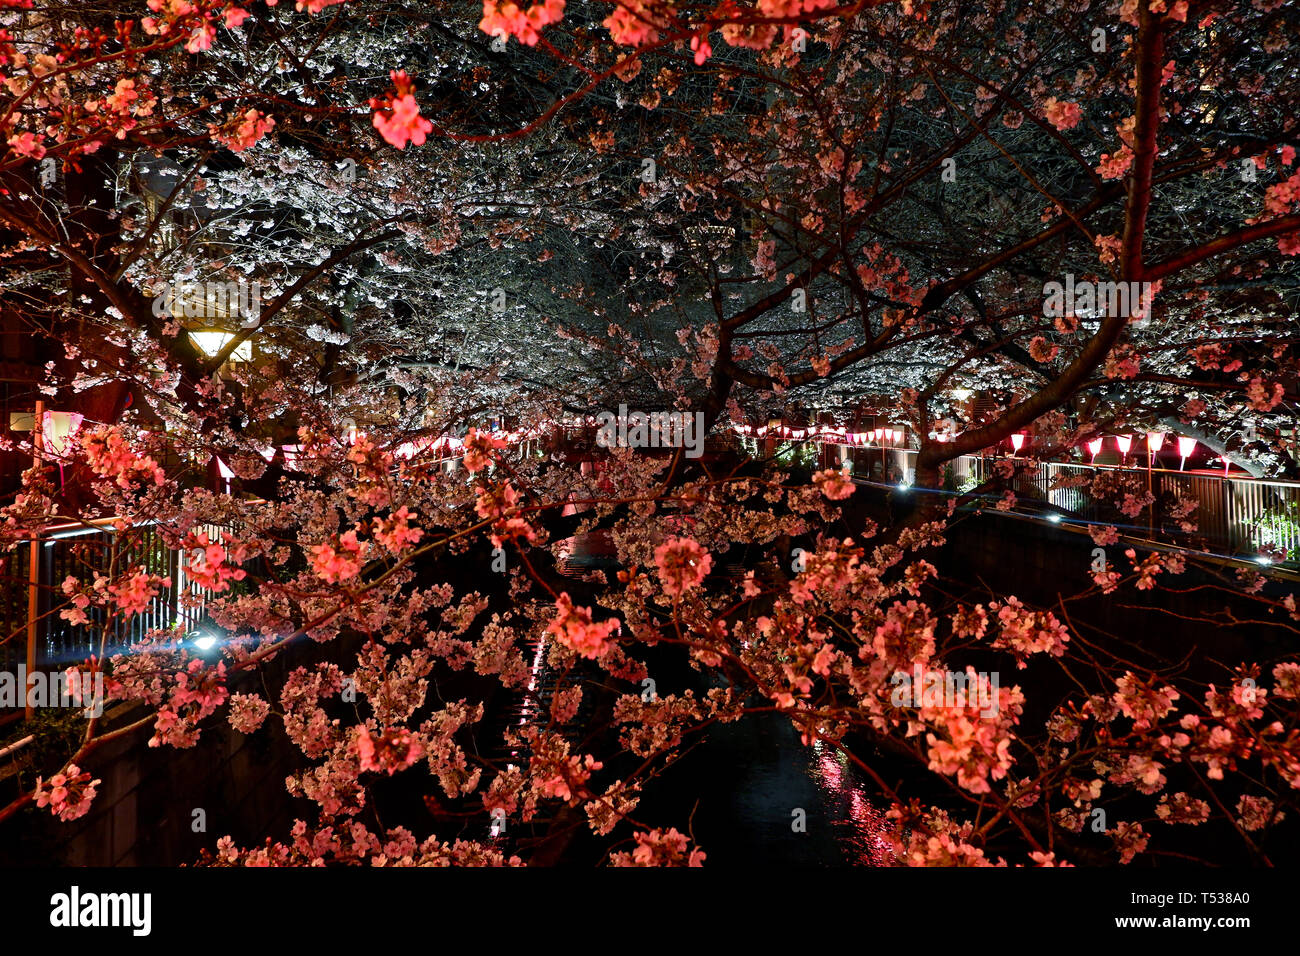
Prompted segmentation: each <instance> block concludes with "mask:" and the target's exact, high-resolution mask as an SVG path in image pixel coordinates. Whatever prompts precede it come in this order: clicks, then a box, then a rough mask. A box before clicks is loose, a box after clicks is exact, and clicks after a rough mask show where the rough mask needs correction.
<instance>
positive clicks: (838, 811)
mask: <svg viewBox="0 0 1300 956" xmlns="http://www.w3.org/2000/svg"><path fill="white" fill-rule="evenodd" d="M809 772H810V773H811V774H812V776H813V779H814V781H815V782H816V783H817V788H818V790H820V791H821V793H822V795H823V797H824V799H825V801H826V806H827V810H828V814H827V816H828V817H829V819H830V822H831V826H832V827H834V828H835V830H836V833H837V835H838V839H837V840H836V842H837V843H839V845H840V846H841V848H842V849H843V851H844V856H845V860H844V862H846V863H849V864H852V865H855V866H889V865H890V864H891V862H892V861H893V851H892V848H891V845H890V842H889V840H888V839H887V838H886V837H885V832H886V820H885V816H884V814H883V813H882V812H881V811H880V809H879V808H878V807H877V806H876V805H875V804H874V803H872V802H871V801H870V800H869V799H868V797H867V794H866V791H865V789H864V787H863V785H862V781H861V780H860V779H859V777H858V771H857V770H856V769H854V767H853V766H852V765H851V764H850V763H849V758H848V757H846V756H845V755H844V754H842V753H840V751H838V750H837V749H835V748H834V747H830V746H827V745H826V744H825V743H823V742H822V741H820V740H817V741H814V742H813V745H812V760H811V763H810V765H809Z"/></svg>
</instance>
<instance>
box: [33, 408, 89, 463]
mask: <svg viewBox="0 0 1300 956" xmlns="http://www.w3.org/2000/svg"><path fill="white" fill-rule="evenodd" d="M81 421H82V415H81V413H80V412H46V413H45V414H44V415H43V416H41V443H42V444H43V445H44V446H45V450H46V451H48V452H50V453H51V454H52V455H54V456H55V457H56V458H62V457H64V456H65V455H67V454H68V452H69V451H70V450H71V448H72V436H74V435H75V434H77V431H78V430H79V429H80V428H81Z"/></svg>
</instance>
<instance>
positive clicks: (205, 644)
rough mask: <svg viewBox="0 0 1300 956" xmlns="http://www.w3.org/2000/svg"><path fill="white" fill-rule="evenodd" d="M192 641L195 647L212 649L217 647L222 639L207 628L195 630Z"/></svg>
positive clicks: (206, 649) (202, 649) (205, 649)
mask: <svg viewBox="0 0 1300 956" xmlns="http://www.w3.org/2000/svg"><path fill="white" fill-rule="evenodd" d="M190 643H191V644H193V645H194V647H195V648H197V649H198V650H200V651H210V650H212V649H213V648H214V647H216V646H217V645H218V644H219V643H221V639H220V638H218V637H217V636H216V635H215V634H213V633H212V632H211V631H209V630H206V629H205V630H199V631H195V632H194V637H193V639H192V640H191V641H190Z"/></svg>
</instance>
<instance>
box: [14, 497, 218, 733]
mask: <svg viewBox="0 0 1300 956" xmlns="http://www.w3.org/2000/svg"><path fill="white" fill-rule="evenodd" d="M200 530H205V529H200ZM206 530H207V531H208V533H209V536H210V537H213V538H215V536H216V534H218V533H219V531H220V529H217V528H215V527H213V528H206ZM32 546H33V542H32V541H30V540H29V541H23V542H20V543H19V544H17V545H15V546H14V547H13V549H12V550H11V551H10V552H9V553H8V554H6V555H4V556H3V559H4V561H3V566H2V567H0V671H5V672H9V673H17V672H18V669H19V667H20V666H28V665H29V663H34V665H35V669H37V670H41V671H56V670H62V669H64V668H66V667H69V666H71V665H73V664H76V663H78V662H80V661H84V660H86V659H87V658H88V657H90V656H91V655H96V656H98V655H99V654H101V650H102V653H103V655H104V656H110V655H112V654H117V653H121V652H123V651H125V650H127V649H129V648H130V647H132V646H134V645H135V644H137V643H139V642H140V641H141V640H142V639H143V638H144V637H145V635H146V634H148V633H149V632H150V631H155V630H163V629H167V628H170V627H173V626H175V625H177V624H180V625H182V626H183V627H184V628H185V629H186V630H188V629H191V628H193V627H194V626H196V625H197V624H198V623H199V622H200V621H201V620H202V618H203V616H204V606H205V604H206V602H207V600H208V598H209V597H210V594H209V593H208V592H207V591H206V590H204V589H203V588H202V587H200V586H199V585H198V584H197V582H195V581H193V580H190V579H188V578H187V577H186V574H185V561H184V558H183V555H182V554H181V552H180V551H178V550H177V549H176V548H174V547H171V546H169V545H168V544H167V542H166V541H165V540H164V539H163V536H162V535H161V534H160V533H159V532H158V530H157V529H156V528H155V527H153V526H152V525H149V524H145V525H137V526H134V527H132V528H130V529H129V530H128V531H126V532H121V531H118V530H116V529H115V528H114V527H113V522H112V521H98V522H94V523H93V524H86V525H60V526H55V527H49V528H46V529H44V530H43V531H42V533H41V535H40V536H39V537H38V538H37V539H36V541H35V546H36V548H37V549H38V550H37V560H36V563H35V566H34V567H33V565H32V562H31V549H32ZM128 569H140V570H144V571H145V572H147V573H149V574H156V575H159V576H160V577H164V578H169V579H170V581H171V584H170V586H169V587H166V588H163V589H162V590H161V591H160V592H159V593H158V594H156V595H155V596H154V598H153V599H152V600H151V601H150V602H149V604H148V605H147V606H146V608H145V610H144V611H142V612H140V613H137V614H132V615H130V616H129V617H127V618H125V619H123V618H121V617H120V616H114V618H113V619H112V620H111V621H109V619H108V618H107V616H106V613H105V611H104V609H102V608H95V607H90V608H87V609H86V611H85V613H86V617H87V618H88V619H89V623H87V624H73V623H71V622H69V621H67V620H65V619H64V618H63V617H61V616H60V614H59V611H60V610H61V609H63V608H66V607H69V606H70V605H69V604H68V601H67V597H66V596H65V595H64V593H63V590H62V583H63V581H64V580H66V579H67V578H68V577H69V576H71V577H75V578H77V579H78V580H80V581H83V582H84V581H86V580H90V579H93V578H94V577H95V575H96V574H104V575H105V576H108V575H109V573H110V571H115V572H116V573H117V574H121V573H122V572H124V571H126V570H128ZM106 626H107V634H105V633H104V632H105V627H106ZM101 644H102V648H101ZM8 710H9V708H7V707H0V714H3V713H4V712H5V711H8Z"/></svg>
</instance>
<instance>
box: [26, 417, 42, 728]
mask: <svg viewBox="0 0 1300 956" xmlns="http://www.w3.org/2000/svg"><path fill="white" fill-rule="evenodd" d="M44 418H45V402H43V401H41V400H39V399H38V400H37V402H36V416H35V419H34V421H33V422H32V463H33V465H34V467H37V468H39V467H40V464H41V445H42V437H41V434H42V432H41V429H42V426H43V425H44V424H45V422H44ZM27 547H28V552H27V676H26V678H25V679H24V681H23V715H24V717H25V719H27V720H31V719H32V717H34V716H35V714H34V713H33V708H32V681H33V679H34V678H35V672H36V618H37V611H38V599H39V593H40V591H39V586H40V583H41V536H40V534H39V533H38V532H33V533H32V540H31V541H30V542H29V543H28V545H27Z"/></svg>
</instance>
